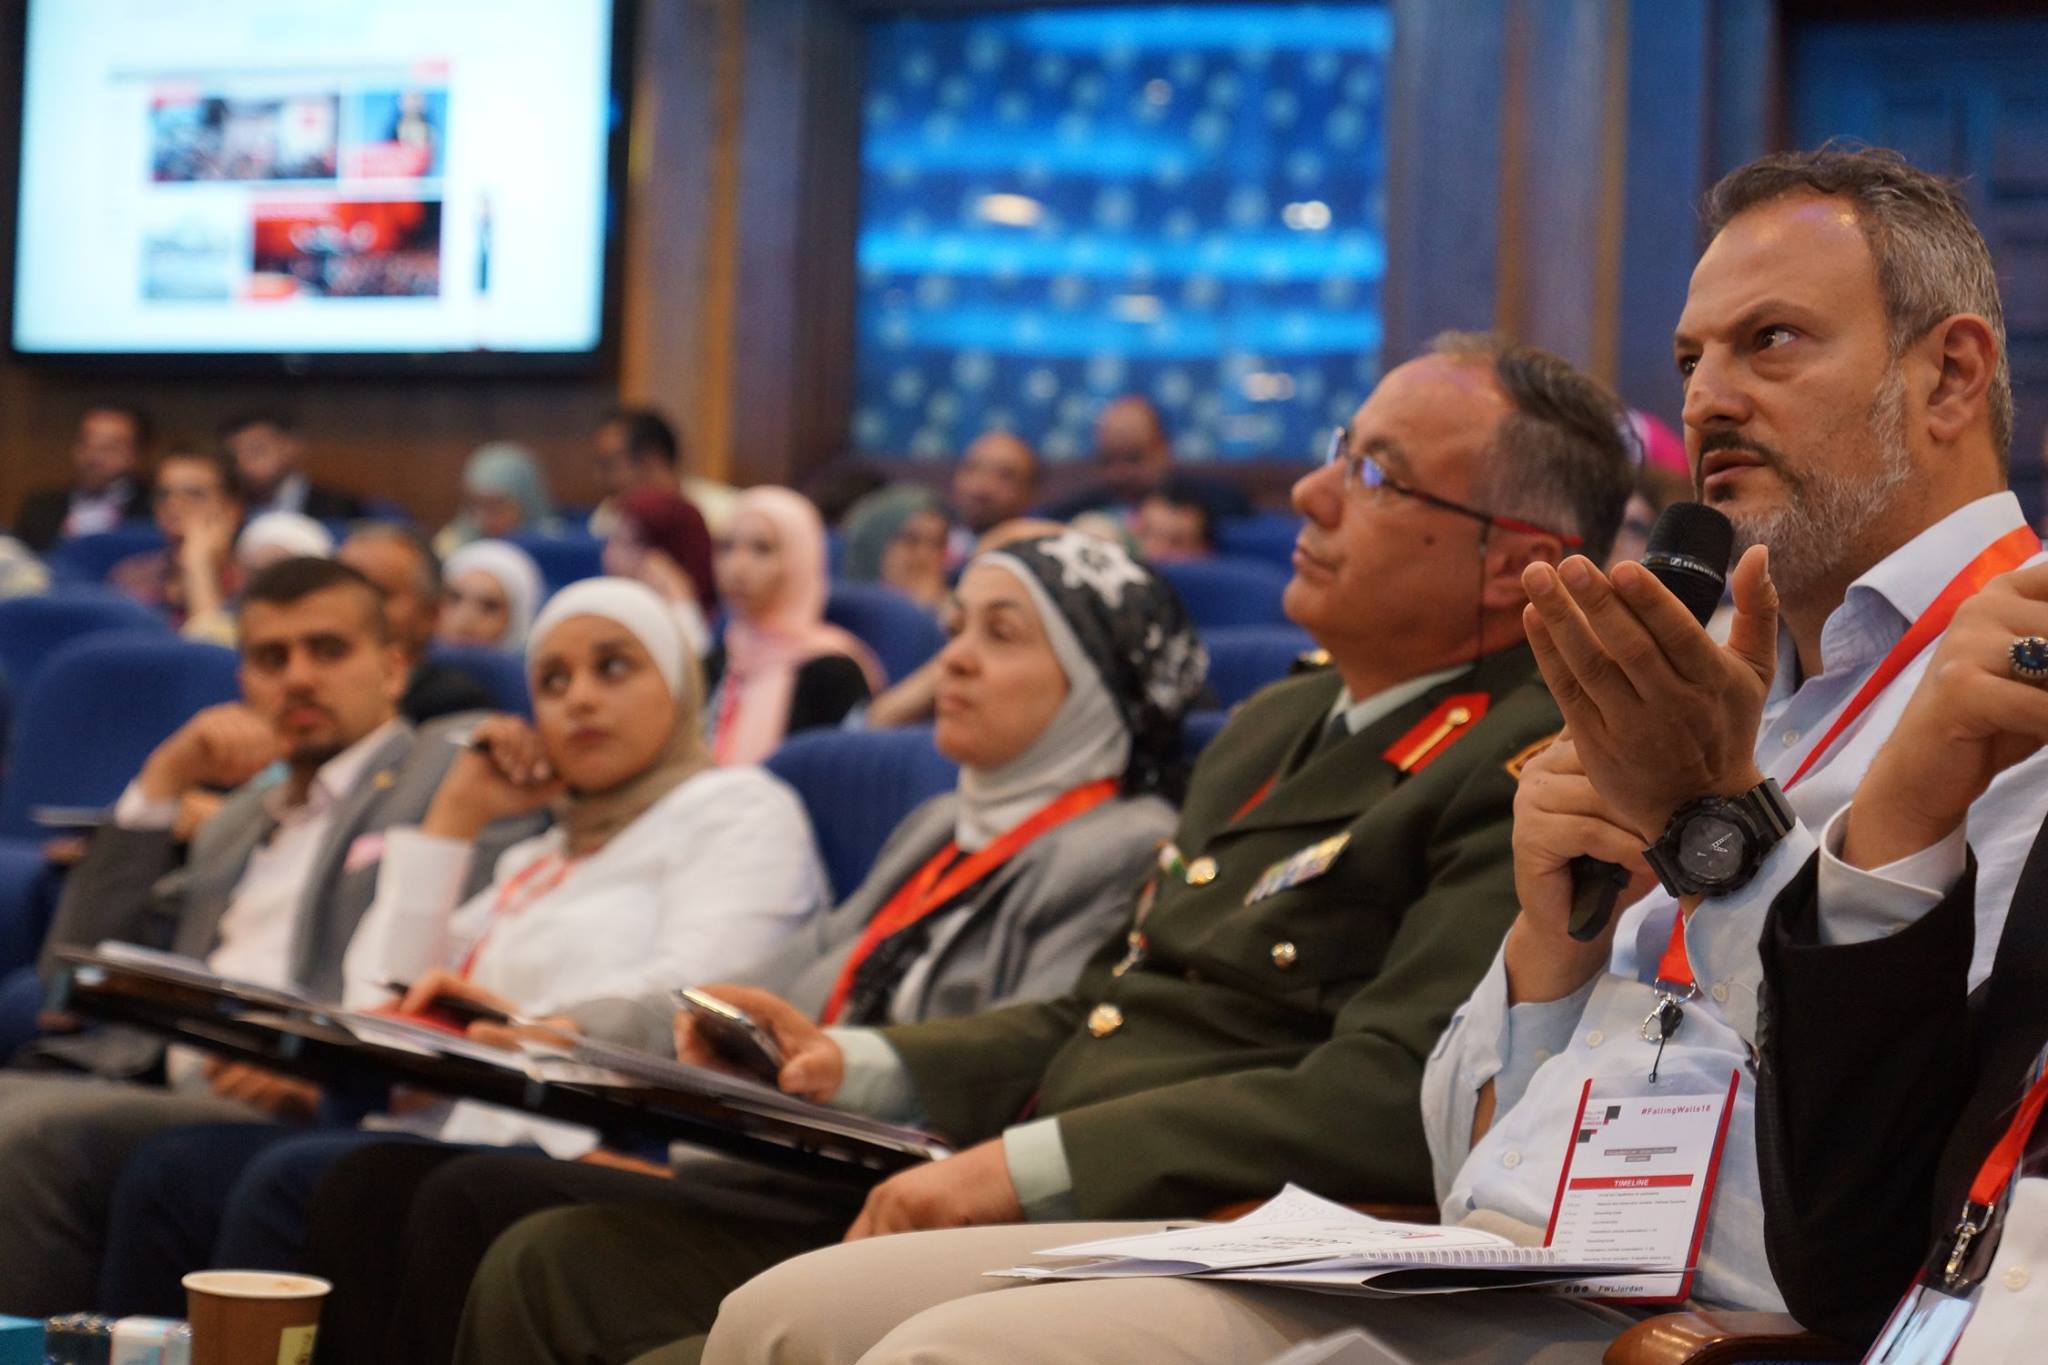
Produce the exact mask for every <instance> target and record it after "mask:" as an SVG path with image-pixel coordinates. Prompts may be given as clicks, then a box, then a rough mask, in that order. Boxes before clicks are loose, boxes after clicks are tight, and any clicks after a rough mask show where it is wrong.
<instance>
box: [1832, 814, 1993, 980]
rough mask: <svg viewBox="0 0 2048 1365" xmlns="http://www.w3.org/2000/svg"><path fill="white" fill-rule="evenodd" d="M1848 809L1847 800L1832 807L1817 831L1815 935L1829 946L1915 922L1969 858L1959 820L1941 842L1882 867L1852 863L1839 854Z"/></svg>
mask: <svg viewBox="0 0 2048 1365" xmlns="http://www.w3.org/2000/svg"><path fill="white" fill-rule="evenodd" d="M1848 815H1849V807H1848V806H1844V807H1842V808H1841V809H1840V810H1839V811H1836V812H1835V815H1834V818H1833V819H1831V820H1829V821H1828V823H1827V825H1826V826H1825V827H1824V828H1823V829H1822V830H1821V836H1820V871H1819V876H1818V889H1817V893H1816V894H1817V898H1818V900H1819V903H1820V941H1821V943H1822V944H1823V945H1824V946H1826V947H1830V948H1833V947H1840V946H1842V945H1844V944H1850V943H1869V942H1872V941H1874V940H1876V939H1881V938H1885V937H1888V936H1890V935H1892V934H1896V933H1897V932H1898V931H1899V930H1901V929H1903V928H1905V927H1906V926H1907V925H1909V924H1912V923H1914V922H1915V921H1916V920H1918V919H1919V918H1920V917H1921V916H1922V915H1924V914H1926V913H1927V912H1928V911H1929V910H1932V909H1933V908H1934V907H1935V906H1937V905H1939V904H1941V898H1942V897H1943V896H1945V895H1947V894H1948V892H1949V890H1950V888H1952V887H1953V886H1955V884H1956V882H1957V880H1958V879H1960V878H1961V877H1962V875H1963V870H1964V869H1965V868H1967V867H1968V866H1969V862H1970V855H1969V835H1968V832H1967V828H1966V827H1964V826H1958V827H1957V828H1956V829H1955V831H1954V832H1953V833H1951V834H1950V835H1949V836H1948V837H1947V838H1946V839H1943V840H1942V841H1941V842H1940V843H1938V844H1934V845H1932V846H1930V847H1928V848H1923V849H1921V850H1920V851H1919V852H1918V853H1909V854H1907V855H1906V856H1905V857H1903V858H1900V859H1898V860H1896V861H1894V862H1889V863H1886V864H1885V865H1884V866H1883V867H1879V868H1871V869H1865V868H1860V867H1852V866H1850V865H1849V864H1848V863H1845V862H1843V861H1842V857H1841V853H1842V840H1843V838H1844V837H1845V836H1846V835H1847V833H1848V829H1849V821H1848Z"/></svg>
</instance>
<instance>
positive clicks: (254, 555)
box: [235, 512, 334, 578]
mask: <svg viewBox="0 0 2048 1365" xmlns="http://www.w3.org/2000/svg"><path fill="white" fill-rule="evenodd" d="M333 557H334V536H333V535H332V534H331V533H330V532H329V531H328V529H327V528H326V527H325V526H322V525H321V524H320V523H319V522H317V521H315V520H313V519H312V518H311V517H309V516H306V515H305V514H303V513H300V512H265V513H264V514H263V515H262V516H259V517H251V518H250V519H249V522H248V524H247V525H245V526H244V527H242V533H241V534H240V535H239V536H236V537H235V564H236V565H237V567H239V568H240V569H241V571H242V573H243V574H244V575H245V576H247V577H251V578H253V577H255V576H256V575H257V574H259V573H262V572H263V571H264V570H265V569H267V568H269V567H270V566H271V565H273V564H275V563H277V562H278V561H279V560H281V559H300V558H305V559H332V558H333Z"/></svg>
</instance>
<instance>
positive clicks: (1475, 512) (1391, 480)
mask: <svg viewBox="0 0 2048 1365" xmlns="http://www.w3.org/2000/svg"><path fill="white" fill-rule="evenodd" d="M1323 463H1324V464H1325V465H1336V466H1338V467H1339V468H1341V469H1342V470H1343V471H1344V486H1345V487H1346V488H1358V489H1362V490H1363V491H1364V492H1365V493H1366V494H1367V495H1368V496H1370V497H1373V498H1375V499H1377V498H1379V497H1380V496H1381V495H1382V494H1383V493H1393V494H1396V495H1397V496H1399V497H1404V498H1413V499H1415V500H1416V501H1417V502H1419V503H1423V504H1425V505H1427V506H1430V507H1435V508H1438V509H1440V510H1442V511H1445V512H1456V513H1457V514H1458V515H1459V516H1461V517H1470V518H1472V520H1474V521H1476V522H1479V523H1481V524H1482V525H1486V526H1498V527H1500V528H1501V529H1502V530H1503V531H1520V532H1522V533H1523V534H1525V535H1536V536H1550V537H1553V538H1554V539H1556V540H1557V541H1558V542H1560V543H1561V544H1562V545H1563V546H1564V547H1565V548H1566V549H1567V550H1576V549H1578V548H1580V547H1581V546H1583V545H1584V544H1585V543H1586V538H1585V537H1584V536H1575V535H1573V534H1571V533H1570V532H1569V531H1554V530H1552V529H1551V528H1550V527H1548V526H1538V525H1537V524H1536V523H1535V522H1533V521H1524V520H1522V519H1521V518H1520V517H1504V516H1500V515H1498V514H1496V513H1493V512H1482V511H1480V510H1479V509H1478V508H1477V507H1467V506H1466V505H1465V504H1464V503H1462V502H1452V501H1451V500H1450V499H1449V498H1440V497H1438V496H1437V495H1436V494H1434V493H1425V492H1423V491H1422V490H1421V489H1420V488H1417V487H1415V486H1414V485H1412V484H1406V483H1403V482H1401V480H1399V479H1397V478H1395V477H1394V476H1393V475H1392V474H1389V473H1388V472H1387V467H1386V466H1385V465H1383V464H1381V463H1380V462H1379V461H1378V460H1377V459H1374V458H1373V457H1372V456H1371V455H1368V454H1366V453H1365V452H1364V451H1353V450H1352V449H1351V435H1350V433H1349V432H1348V431H1346V430H1345V429H1344V428H1343V427H1338V428H1336V429H1335V430H1334V431H1332V432H1331V433H1330V446H1329V449H1328V450H1327V451H1325V452H1324V453H1323Z"/></svg>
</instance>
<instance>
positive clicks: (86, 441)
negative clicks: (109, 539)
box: [14, 403, 150, 554]
mask: <svg viewBox="0 0 2048 1365" xmlns="http://www.w3.org/2000/svg"><path fill="white" fill-rule="evenodd" d="M149 441H150V423H149V417H148V416H147V415H146V414H145V413H144V412H143V411H142V410H141V409H140V408H134V407H128V406H126V405H125V404H120V403H102V404H100V405H98V406H97V407H91V408H87V409H86V410H85V412H84V413H82V414H81V415H80V416H79V419H78V434H77V435H76V436H74V437H72V439H71V475H72V477H71V486H70V487H68V488H51V489H46V490H44V491H43V492H40V493H31V494H29V496H28V497H27V499H25V500H24V501H23V502H22V504H21V511H20V512H19V514H17V515H16V517H15V518H14V534H15V535H16V536H17V537H19V538H20V540H21V542H22V544H24V545H26V546H28V547H29V548H30V549H31V550H34V551H35V552H36V553H37V554H47V553H49V550H50V547H51V546H52V545H55V544H56V543H57V542H58V541H59V540H61V539H62V538H64V537H65V536H86V535H93V534H95V533H97V532H100V531H111V530H113V529H114V528H115V527H116V526H119V525H120V524H121V523H122V522H124V521H130V520H134V519H136V518H139V517H145V516H147V515H149V489H148V488H147V487H145V486H144V483H143V470H142V458H143V455H144V454H145V453H146V452H147V450H148V448H149Z"/></svg>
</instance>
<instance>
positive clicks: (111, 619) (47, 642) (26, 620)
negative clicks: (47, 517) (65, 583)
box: [0, 589, 170, 702]
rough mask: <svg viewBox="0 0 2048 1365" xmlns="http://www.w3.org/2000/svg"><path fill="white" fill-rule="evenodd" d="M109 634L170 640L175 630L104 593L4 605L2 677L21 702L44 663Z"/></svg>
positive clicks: (0, 605) (0, 606)
mask: <svg viewBox="0 0 2048 1365" xmlns="http://www.w3.org/2000/svg"><path fill="white" fill-rule="evenodd" d="M109 630H141V631H152V632H156V633H159V634H163V635H168V634H169V633H170V626H169V625H168V624H167V623H166V622H165V621H164V619H163V618H162V617H161V616H158V615H157V614H156V613H155V612H153V611H151V610H150V609H149V608H148V607H145V606H143V605H142V604H141V603H139V602H134V601H131V600H129V599H128V598H126V597H122V596H120V595H118V594H116V593H110V592H105V591H101V590H87V589H78V590H76V591H66V592H60V593H55V594H53V595H51V596H49V597H11V598H8V599H7V600H6V601H0V674H5V675H6V678H7V682H8V686H9V687H10V688H11V689H12V690H13V694H14V698H15V700H16V702H19V701H20V699H21V697H22V695H23V694H24V693H26V692H27V691H28V689H29V688H30V687H31V686H32V685H33V684H34V683H35V680H36V675H37V674H38V673H39V672H41V671H42V667H43V661H44V660H45V659H47V658H49V657H50V655H51V654H52V653H54V652H55V651H56V650H57V649H58V648H59V647H60V646H62V645H66V644H69V643H70V642H71V641H73V640H76V639H78V638H80V637H81V636H86V635H97V634H100V633H103V632H105V631H109Z"/></svg>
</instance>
